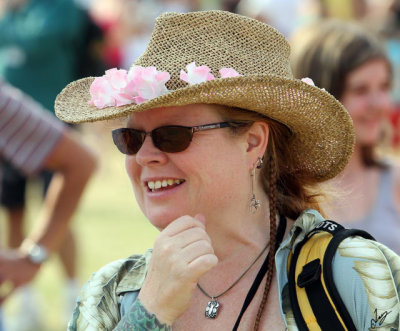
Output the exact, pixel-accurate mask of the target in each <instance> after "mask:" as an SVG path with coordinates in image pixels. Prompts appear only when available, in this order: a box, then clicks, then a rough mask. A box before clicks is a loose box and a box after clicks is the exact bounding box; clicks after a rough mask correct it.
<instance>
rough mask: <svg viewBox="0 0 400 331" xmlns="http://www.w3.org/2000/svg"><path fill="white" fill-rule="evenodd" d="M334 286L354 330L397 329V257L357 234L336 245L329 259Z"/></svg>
mask: <svg viewBox="0 0 400 331" xmlns="http://www.w3.org/2000/svg"><path fill="white" fill-rule="evenodd" d="M332 267H333V268H332V269H333V278H334V282H335V284H336V288H337V290H338V292H339V294H340V296H341V298H342V300H343V303H344V304H345V306H346V308H347V310H348V311H349V313H350V315H351V316H352V319H353V321H354V323H355V326H356V328H357V330H369V329H374V328H378V327H380V328H383V327H385V330H386V329H387V330H389V329H390V330H398V329H399V325H398V324H399V310H400V306H399V302H400V298H399V290H400V257H399V256H398V255H396V254H395V253H394V252H393V251H391V250H390V249H389V248H387V247H386V246H384V245H382V244H380V243H378V242H375V241H372V240H368V239H365V238H361V237H358V236H356V237H349V238H347V239H345V240H343V241H342V242H341V244H340V245H339V247H338V249H337V251H336V255H335V258H334V260H333V265H332Z"/></svg>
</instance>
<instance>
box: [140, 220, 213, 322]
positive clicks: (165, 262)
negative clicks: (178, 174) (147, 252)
mask: <svg viewBox="0 0 400 331" xmlns="http://www.w3.org/2000/svg"><path fill="white" fill-rule="evenodd" d="M204 223H205V218H204V216H203V215H201V214H197V215H196V216H195V217H194V218H193V217H191V216H182V217H180V218H178V219H176V220H175V221H173V222H172V223H171V224H169V225H168V226H167V227H166V228H165V229H164V230H163V231H162V232H161V233H160V235H159V236H158V238H157V239H156V241H155V244H154V249H153V255H152V258H151V261H150V265H149V270H148V272H147V275H146V280H145V282H144V284H143V286H142V289H141V290H140V293H139V298H140V300H141V302H142V304H143V306H144V307H146V309H147V310H148V311H149V312H151V313H153V314H155V315H156V316H157V319H159V320H160V321H161V322H163V323H166V324H169V325H172V323H173V322H174V321H175V320H176V319H177V318H178V317H179V316H180V315H181V314H183V312H184V311H185V310H186V309H187V307H188V305H189V302H190V299H191V297H192V294H193V291H194V289H195V287H196V284H197V281H198V280H199V278H200V277H201V276H202V275H203V274H205V273H206V272H207V271H209V270H210V269H212V268H213V267H215V266H216V265H217V263H218V258H217V257H216V255H215V254H214V249H213V247H212V244H211V239H210V237H209V236H208V234H207V232H206V230H205V226H204Z"/></svg>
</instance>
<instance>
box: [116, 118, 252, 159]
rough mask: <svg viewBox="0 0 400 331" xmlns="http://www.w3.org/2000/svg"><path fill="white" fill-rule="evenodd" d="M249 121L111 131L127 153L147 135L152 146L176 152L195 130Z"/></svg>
mask: <svg viewBox="0 0 400 331" xmlns="http://www.w3.org/2000/svg"><path fill="white" fill-rule="evenodd" d="M249 123H250V122H249V121H231V122H220V123H211V124H204V125H198V126H179V125H168V126H161V127H159V128H156V129H154V130H152V131H150V132H146V131H141V130H136V129H131V128H120V129H116V130H113V131H112V138H113V141H114V144H115V146H117V148H118V149H119V151H120V152H121V153H123V154H127V155H134V154H136V153H137V152H139V149H140V148H141V147H142V145H143V143H144V140H145V139H146V136H147V135H149V136H150V137H151V139H152V141H153V144H154V146H155V147H157V148H158V149H159V150H160V151H163V152H166V153H178V152H182V151H184V150H185V149H186V148H188V147H189V145H190V142H191V141H192V138H193V134H194V133H195V132H199V131H206V130H213V129H221V128H228V127H242V126H245V125H248V124H249Z"/></svg>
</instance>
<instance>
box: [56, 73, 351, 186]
mask: <svg viewBox="0 0 400 331" xmlns="http://www.w3.org/2000/svg"><path fill="white" fill-rule="evenodd" d="M93 80H94V78H93V77H89V78H84V79H81V80H78V81H75V82H73V83H71V84H69V85H68V86H67V87H66V88H65V89H64V90H63V91H62V92H61V93H60V94H59V95H58V97H57V99H56V103H55V109H56V114H57V116H58V117H59V118H60V119H61V120H63V121H65V122H69V123H82V122H93V121H99V120H106V119H114V118H118V117H123V116H127V115H129V114H132V113H134V112H141V111H145V110H148V109H154V108H160V107H168V106H182V105H188V104H198V103H206V104H221V105H227V106H233V107H239V108H243V109H248V110H251V111H255V112H258V113H261V114H263V115H266V116H268V117H270V118H272V119H274V120H276V121H278V122H281V123H283V124H285V125H286V126H288V127H289V128H290V129H291V131H292V133H293V135H294V137H293V138H294V139H291V142H290V143H291V145H292V146H291V148H292V149H293V151H295V154H296V157H295V159H296V165H297V167H296V168H298V169H303V170H306V171H307V172H308V173H309V175H310V176H311V177H313V178H315V179H316V180H317V181H324V180H326V179H330V178H332V177H334V176H335V175H337V174H338V173H339V172H340V171H341V170H342V169H343V168H344V166H345V165H346V163H347V161H348V159H349V157H350V155H351V153H352V150H353V145H354V139H355V138H354V131H353V125H352V121H351V118H350V116H349V115H348V113H347V111H346V110H345V109H344V107H343V106H342V105H341V104H340V103H339V102H338V101H337V100H336V99H335V98H333V97H332V96H331V95H330V94H329V93H327V92H325V91H323V90H321V89H319V88H317V87H314V86H311V85H308V84H305V83H304V82H302V81H300V80H296V79H286V78H281V77H276V76H246V77H244V76H241V77H233V78H224V79H214V80H212V81H208V82H205V83H201V84H197V85H191V86H187V87H184V88H181V89H178V90H175V91H172V92H169V93H167V94H165V95H163V96H161V97H158V98H155V99H152V100H149V101H147V102H144V103H142V104H140V105H136V104H131V105H126V106H120V107H108V108H104V109H98V108H96V107H94V106H90V105H89V104H88V101H89V100H90V94H89V87H90V85H91V83H92V82H93Z"/></svg>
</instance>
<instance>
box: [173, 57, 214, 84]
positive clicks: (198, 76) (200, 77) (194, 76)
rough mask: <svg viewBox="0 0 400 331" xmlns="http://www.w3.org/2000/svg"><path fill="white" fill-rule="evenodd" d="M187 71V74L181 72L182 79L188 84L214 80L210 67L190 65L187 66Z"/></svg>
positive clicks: (193, 63)
mask: <svg viewBox="0 0 400 331" xmlns="http://www.w3.org/2000/svg"><path fill="white" fill-rule="evenodd" d="M186 70H187V72H185V71H183V70H181V74H180V79H182V80H183V81H185V82H186V83H189V84H190V85H193V84H199V83H203V82H205V81H208V80H213V79H214V76H213V74H212V73H211V72H210V71H211V69H210V68H209V67H207V66H196V63H195V62H192V63H189V64H188V65H187V66H186Z"/></svg>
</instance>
